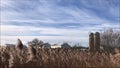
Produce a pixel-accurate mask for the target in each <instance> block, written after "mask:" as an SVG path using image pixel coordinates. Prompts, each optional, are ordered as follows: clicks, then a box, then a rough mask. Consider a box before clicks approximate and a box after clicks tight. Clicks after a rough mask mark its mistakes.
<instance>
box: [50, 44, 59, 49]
mask: <svg viewBox="0 0 120 68" xmlns="http://www.w3.org/2000/svg"><path fill="white" fill-rule="evenodd" d="M51 48H61V46H60V45H57V44H54V45H51Z"/></svg>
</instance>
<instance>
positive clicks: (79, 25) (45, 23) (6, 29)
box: [0, 0, 120, 46]
mask: <svg viewBox="0 0 120 68" xmlns="http://www.w3.org/2000/svg"><path fill="white" fill-rule="evenodd" d="M0 8H1V11H0V12H1V42H5V43H15V42H16V39H17V38H20V39H21V40H22V41H23V42H24V43H26V42H28V41H30V40H32V39H33V38H39V39H41V40H43V41H45V42H50V43H61V42H63V41H64V42H65V41H66V42H69V43H81V44H82V45H84V46H87V44H88V35H89V33H90V32H95V31H103V30H104V29H105V28H113V29H116V30H119V23H120V22H119V21H120V0H1V5H0Z"/></svg>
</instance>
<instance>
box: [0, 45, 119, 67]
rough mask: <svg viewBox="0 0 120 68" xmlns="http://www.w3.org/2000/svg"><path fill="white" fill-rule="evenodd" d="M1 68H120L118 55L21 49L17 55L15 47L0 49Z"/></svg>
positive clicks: (69, 50) (78, 50)
mask: <svg viewBox="0 0 120 68" xmlns="http://www.w3.org/2000/svg"><path fill="white" fill-rule="evenodd" d="M0 55H1V56H0V65H1V68H85V67H106V68H108V67H120V65H119V64H120V53H119V52H118V51H117V53H116V54H114V55H113V54H108V53H107V52H101V53H90V52H88V51H83V50H80V49H74V48H71V49H63V48H61V49H39V48H38V49H35V48H33V47H28V48H23V50H22V52H21V53H18V50H17V48H15V47H3V46H2V47H0Z"/></svg>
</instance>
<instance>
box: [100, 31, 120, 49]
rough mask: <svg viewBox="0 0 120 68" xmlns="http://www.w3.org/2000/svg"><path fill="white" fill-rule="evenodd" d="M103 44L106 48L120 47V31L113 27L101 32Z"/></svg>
mask: <svg viewBox="0 0 120 68" xmlns="http://www.w3.org/2000/svg"><path fill="white" fill-rule="evenodd" d="M101 46H102V47H103V48H104V49H108V48H109V49H110V48H115V47H120V32H119V31H115V30H113V29H108V30H105V31H104V32H102V33H101Z"/></svg>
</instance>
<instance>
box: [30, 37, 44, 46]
mask: <svg viewBox="0 0 120 68" xmlns="http://www.w3.org/2000/svg"><path fill="white" fill-rule="evenodd" d="M43 43H44V42H43V41H41V40H38V39H37V38H35V39H33V40H32V41H30V42H28V45H31V46H34V47H36V46H39V47H42V46H43Z"/></svg>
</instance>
